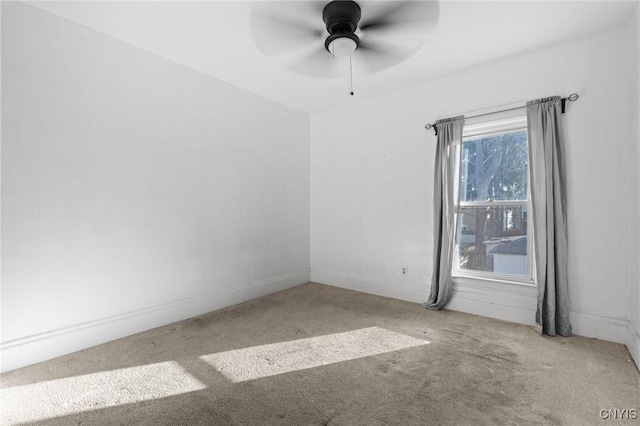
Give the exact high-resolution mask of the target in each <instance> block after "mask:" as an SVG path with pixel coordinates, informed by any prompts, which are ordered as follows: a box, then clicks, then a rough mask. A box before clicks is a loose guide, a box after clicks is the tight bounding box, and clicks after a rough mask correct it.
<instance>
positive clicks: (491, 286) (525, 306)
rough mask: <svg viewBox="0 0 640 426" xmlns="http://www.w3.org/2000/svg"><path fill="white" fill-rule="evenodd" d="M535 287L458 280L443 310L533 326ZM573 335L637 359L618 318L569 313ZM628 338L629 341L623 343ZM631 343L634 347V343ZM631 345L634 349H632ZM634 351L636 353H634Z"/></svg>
mask: <svg viewBox="0 0 640 426" xmlns="http://www.w3.org/2000/svg"><path fill="white" fill-rule="evenodd" d="M311 280H312V281H314V282H318V283H321V284H327V285H331V286H334V287H340V288H345V289H349V290H355V291H360V292H363V293H369V294H375V295H378V296H384V297H390V298H393V299H400V300H406V301H409V302H415V303H424V302H425V301H426V300H427V297H428V296H429V291H430V289H429V286H428V285H424V286H423V287H415V286H402V285H395V284H388V283H383V282H379V281H376V280H371V279H368V278H364V277H358V276H354V275H349V274H343V273H332V272H327V271H324V270H316V269H315V268H314V270H313V273H312V275H311ZM536 301H537V290H536V288H535V287H531V286H523V285H508V284H503V283H491V282H484V283H481V282H474V283H468V282H459V283H456V284H454V288H453V296H452V298H451V301H450V302H449V304H448V305H447V307H446V309H450V310H453V311H458V312H464V313H468V314H473V315H480V316H483V317H488V318H495V319H499V320H503V321H509V322H515V323H518V324H525V325H531V326H534V325H535V313H536V306H537V302H536ZM571 325H572V330H573V334H575V335H577V336H583V337H591V338H596V339H600V340H606V341H609V342H614V343H622V344H627V347H630V346H631V349H630V350H629V352H632V356H634V360H636V359H639V358H640V356H639V355H637V354H638V353H640V349H639V348H638V340H637V338H638V335H637V333H635V334H634V335H633V336H635V337H633V336H632V337H629V333H630V332H629V331H628V330H630V326H629V327H627V321H626V320H624V319H620V318H611V317H604V316H599V315H591V314H584V313H579V312H571ZM630 340H631V343H627V342H629V341H630ZM634 345H635V346H634ZM634 348H635V349H634ZM634 351H635V353H636V355H634Z"/></svg>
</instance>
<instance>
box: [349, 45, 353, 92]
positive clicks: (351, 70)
mask: <svg viewBox="0 0 640 426" xmlns="http://www.w3.org/2000/svg"><path fill="white" fill-rule="evenodd" d="M349 80H350V82H351V96H353V66H352V64H351V55H349Z"/></svg>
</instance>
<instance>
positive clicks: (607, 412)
mask: <svg viewBox="0 0 640 426" xmlns="http://www.w3.org/2000/svg"><path fill="white" fill-rule="evenodd" d="M600 418H601V419H604V420H636V419H637V418H638V410H637V409H636V408H603V409H602V410H600Z"/></svg>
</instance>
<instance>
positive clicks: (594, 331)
mask: <svg viewBox="0 0 640 426" xmlns="http://www.w3.org/2000/svg"><path fill="white" fill-rule="evenodd" d="M570 320H571V331H572V332H573V334H575V335H576V336H583V337H591V338H594V339H600V340H606V341H609V342H614V343H622V344H624V343H625V340H626V336H627V322H628V321H627V320H626V319H621V318H611V317H603V316H600V315H591V314H584V313H580V312H571V315H570Z"/></svg>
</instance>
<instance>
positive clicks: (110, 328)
mask: <svg viewBox="0 0 640 426" xmlns="http://www.w3.org/2000/svg"><path fill="white" fill-rule="evenodd" d="M308 281H309V273H308V272H303V273H291V274H286V275H281V276H278V277H272V278H268V279H265V280H260V281H255V282H253V283H251V284H249V285H246V286H242V287H239V288H238V289H237V290H233V291H228V292H224V293H207V294H200V295H195V296H192V297H189V298H186V299H182V300H176V301H172V302H169V303H165V304H161V305H157V306H152V307H148V308H144V309H139V310H136V311H133V312H126V313H122V314H118V315H113V316H110V317H107V318H98V319H95V320H93V321H88V322H84V323H81V324H75V325H72V326H69V327H64V328H60V329H56V330H49V331H45V332H43V333H38V334H35V335H30V336H23V337H20V338H17V339H13V340H10V341H5V342H2V343H0V371H1V372H5V371H10V370H15V369H17V368H21V367H26V366H28V365H31V364H36V363H38V362H42V361H46V360H49V359H52V358H56V357H58V356H62V355H66V354H69V353H72V352H76V351H79V350H82V349H86V348H89V347H91V346H95V345H99V344H101V343H106V342H109V341H112V340H115V339H119V338H122V337H126V336H130V335H132V334H136V333H140V332H143V331H147V330H151V329H153V328H156V327H160V326H163V325H167V324H171V323H174V322H177V321H182V320H185V319H188V318H192V317H194V316H198V315H202V314H205V313H208V312H212V311H216V310H218V309H222V308H226V307H228V306H232V305H235V304H238V303H242V302H245V301H247V300H251V299H255V298H258V297H262V296H266V295H268V294H271V293H275V292H278V291H281V290H286V289H288V288H291V287H295V286H297V285H300V284H304V283H306V282H308Z"/></svg>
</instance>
